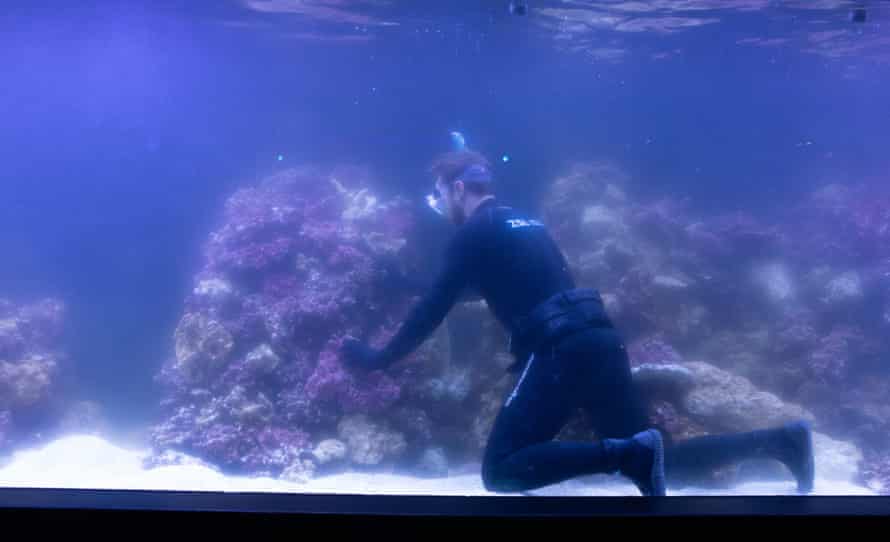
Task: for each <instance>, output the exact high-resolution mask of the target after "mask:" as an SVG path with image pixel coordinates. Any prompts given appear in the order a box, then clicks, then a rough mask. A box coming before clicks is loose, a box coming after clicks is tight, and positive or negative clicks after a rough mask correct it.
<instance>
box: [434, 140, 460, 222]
mask: <svg viewBox="0 0 890 542" xmlns="http://www.w3.org/2000/svg"><path fill="white" fill-rule="evenodd" d="M448 135H449V136H451V146H452V148H453V149H454V150H455V151H462V150H466V149H467V140H466V138H465V137H464V135H463V134H462V133H460V132H457V131H452V132H449V133H448ZM426 204H427V206H428V207H429V208H430V209H432V210H433V211H434V212H435V213H436V214H438V215H439V216H445V207H444V202H443V195H442V194H440V193H439V191H438V190H435V191H434V192H433V193H431V194H427V195H426Z"/></svg>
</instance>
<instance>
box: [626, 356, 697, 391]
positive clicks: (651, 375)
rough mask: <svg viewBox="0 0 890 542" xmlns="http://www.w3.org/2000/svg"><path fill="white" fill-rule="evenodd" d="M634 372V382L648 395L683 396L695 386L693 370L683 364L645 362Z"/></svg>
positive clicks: (634, 369) (633, 369)
mask: <svg viewBox="0 0 890 542" xmlns="http://www.w3.org/2000/svg"><path fill="white" fill-rule="evenodd" d="M632 372H633V376H634V383H635V384H636V385H638V386H639V388H640V390H641V391H643V392H644V393H645V394H646V395H648V396H657V397H673V398H681V397H683V396H684V395H685V394H686V393H688V392H689V391H690V390H692V389H693V388H694V387H695V377H694V376H693V374H692V371H690V370H689V369H687V368H686V367H683V366H682V365H677V364H666V365H659V364H650V363H644V364H642V365H638V366H636V367H633V368H632Z"/></svg>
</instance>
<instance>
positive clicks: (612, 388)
mask: <svg viewBox="0 0 890 542" xmlns="http://www.w3.org/2000/svg"><path fill="white" fill-rule="evenodd" d="M597 336H598V338H597V342H598V343H599V345H600V346H599V347H598V348H597V350H598V352H599V353H598V354H591V356H592V359H591V360H590V364H591V367H590V373H589V376H588V377H587V380H588V382H587V386H588V388H589V389H590V390H591V393H588V394H587V395H586V400H585V407H586V409H587V410H588V412H589V414H590V416H591V419H592V420H593V423H594V427H595V429H596V431H597V433H598V434H599V435H600V437H601V438H603V439H606V444H607V445H608V444H610V443H612V442H614V441H613V440H612V439H627V438H629V437H630V436H631V435H633V434H635V433H638V432H639V431H642V430H643V429H644V428H646V427H647V426H648V424H649V422H648V415H647V413H646V408H645V406H644V403H643V401H642V400H641V398H640V397H639V394H638V391H637V389H636V388H635V386H634V385H633V379H632V372H631V369H630V361H629V359H628V357H627V353H626V350H625V349H624V346H623V344H622V341H621V339H620V337H619V335H618V333H617V332H615V331H611V330H602V331H600V332H598V333H597ZM583 347H584V345H583V344H580V345H578V346H577V347H575V350H578V351H581V350H582V348H583ZM575 355H578V354H575ZM616 445H618V446H619V447H620V446H621V444H620V443H617V444H616ZM761 458H771V459H777V460H779V461H782V462H783V463H784V464H785V465H786V466H788V468H789V470H791V472H792V473H793V474H794V476H795V478H796V479H797V481H798V490H799V491H800V492H802V493H806V492H809V491H811V490H812V485H813V453H812V441H811V436H810V432H809V427H808V425H807V424H804V423H800V422H798V423H793V424H787V425H785V426H782V427H776V428H771V429H763V430H758V431H748V432H741V433H729V434H721V435H707V436H702V437H696V438H691V439H687V440H684V441H680V442H677V443H676V444H674V445H671V446H668V447H667V448H666V449H665V457H664V461H665V465H664V472H665V478H666V480H667V483H668V484H670V483H671V482H675V481H680V480H684V479H685V480H688V479H690V478H693V479H694V478H697V477H700V476H702V475H705V474H710V473H712V472H713V471H714V470H716V469H717V468H720V467H723V466H727V465H731V464H734V463H738V462H741V461H744V460H747V459H761Z"/></svg>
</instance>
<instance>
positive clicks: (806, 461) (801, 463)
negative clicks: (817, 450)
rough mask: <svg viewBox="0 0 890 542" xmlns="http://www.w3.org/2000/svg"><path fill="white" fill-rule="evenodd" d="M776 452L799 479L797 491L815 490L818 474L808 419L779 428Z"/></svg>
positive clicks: (802, 492) (807, 491)
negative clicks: (814, 485) (814, 484)
mask: <svg viewBox="0 0 890 542" xmlns="http://www.w3.org/2000/svg"><path fill="white" fill-rule="evenodd" d="M778 435H779V436H778V439H777V441H778V442H777V447H776V450H775V454H776V456H777V458H778V459H779V460H780V461H781V462H782V463H784V464H785V466H787V467H788V470H790V471H791V473H792V474H793V475H794V477H795V478H796V479H797V492H798V493H801V494H805V493H810V492H811V491H813V481H814V479H815V476H816V468H815V459H814V457H813V433H812V429H811V427H810V423H809V422H808V421H806V420H800V421H797V422H791V423H786V424H785V425H783V426H782V427H780V428H779V429H778Z"/></svg>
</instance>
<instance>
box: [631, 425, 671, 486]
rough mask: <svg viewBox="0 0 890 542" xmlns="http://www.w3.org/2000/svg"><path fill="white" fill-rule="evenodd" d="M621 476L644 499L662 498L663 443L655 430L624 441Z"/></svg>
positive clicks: (663, 484)
mask: <svg viewBox="0 0 890 542" xmlns="http://www.w3.org/2000/svg"><path fill="white" fill-rule="evenodd" d="M624 442H625V444H626V446H624V447H623V448H624V449H623V450H622V453H623V455H624V457H622V459H621V464H622V467H621V469H620V472H621V474H623V475H624V476H627V477H628V478H630V479H631V481H633V483H634V484H635V485H636V486H637V488H638V489H639V490H640V493H642V494H643V496H646V497H663V496H664V495H665V483H664V441H663V440H662V438H661V433H659V432H658V430H656V429H649V430H648V431H643V432H642V433H637V434H636V435H634V436H633V437H631V438H629V439H627V440H626V441H624Z"/></svg>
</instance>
